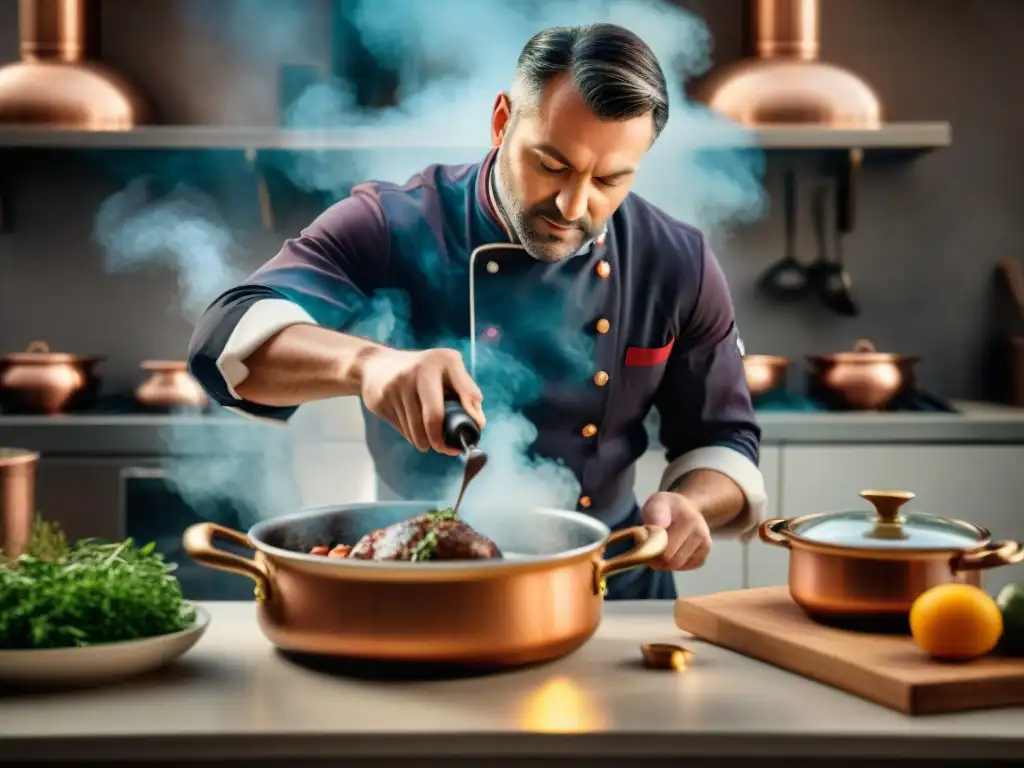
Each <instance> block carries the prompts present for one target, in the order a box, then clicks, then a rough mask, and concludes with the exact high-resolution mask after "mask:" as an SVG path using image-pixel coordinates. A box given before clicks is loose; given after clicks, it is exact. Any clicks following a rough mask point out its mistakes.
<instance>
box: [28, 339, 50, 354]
mask: <svg viewBox="0 0 1024 768" xmlns="http://www.w3.org/2000/svg"><path fill="white" fill-rule="evenodd" d="M25 351H26V352H27V353H29V354H31V355H48V354H50V345H49V344H47V343H46V342H45V341H31V342H29V345H28V346H27V347H25Z"/></svg>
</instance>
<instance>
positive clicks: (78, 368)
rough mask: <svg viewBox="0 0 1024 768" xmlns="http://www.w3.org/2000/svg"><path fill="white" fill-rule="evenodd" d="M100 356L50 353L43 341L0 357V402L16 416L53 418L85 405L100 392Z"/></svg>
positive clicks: (32, 343) (47, 345)
mask: <svg viewBox="0 0 1024 768" xmlns="http://www.w3.org/2000/svg"><path fill="white" fill-rule="evenodd" d="M105 359H106V358H105V357H103V356H100V355H72V354H68V353H65V352H51V351H50V345H49V344H47V343H46V342H45V341H33V342H31V343H30V344H29V345H28V347H27V348H26V350H25V351H24V352H19V353H16V354H12V355H7V356H6V357H4V358H0V402H2V403H3V405H4V408H5V409H9V410H11V411H13V412H15V413H41V414H47V415H54V414H57V413H61V412H63V411H66V410H68V409H70V408H74V407H82V406H86V405H88V404H89V403H90V402H91V401H92V400H93V399H94V398H95V397H96V395H97V394H98V393H99V387H100V381H99V378H98V377H97V375H96V373H95V368H96V366H97V365H98V364H99V363H101V362H102V361H103V360H105Z"/></svg>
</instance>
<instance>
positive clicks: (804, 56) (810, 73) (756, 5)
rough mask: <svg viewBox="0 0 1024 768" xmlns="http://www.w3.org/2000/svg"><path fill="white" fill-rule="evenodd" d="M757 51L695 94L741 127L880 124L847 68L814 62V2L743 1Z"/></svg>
mask: <svg viewBox="0 0 1024 768" xmlns="http://www.w3.org/2000/svg"><path fill="white" fill-rule="evenodd" d="M747 15H748V25H749V27H750V30H751V33H752V38H753V39H752V44H753V45H752V47H753V52H754V55H755V57H754V58H747V59H742V60H740V61H738V62H735V63H732V64H728V65H726V66H724V67H721V68H720V69H716V70H712V72H711V73H710V75H709V76H708V77H707V78H705V79H704V80H703V82H701V83H698V84H697V85H696V87H695V88H694V96H695V97H696V99H697V100H698V101H700V102H703V103H704V104H706V105H707V106H708V107H709V108H710V109H712V110H713V111H715V112H718V113H719V114H722V115H725V116H726V117H728V118H730V119H732V120H735V121H736V122H739V123H741V124H743V125H772V124H775V125H778V124H800V125H820V126H827V127H829V128H848V129H851V128H852V129H864V128H879V127H880V126H881V124H882V105H881V103H880V101H879V99H878V96H877V95H876V94H875V92H874V91H873V90H872V88H871V87H870V86H869V85H868V84H867V83H866V82H864V80H862V79H861V78H860V77H858V76H857V75H855V74H853V73H852V72H850V71H848V70H846V69H843V68H842V67H838V66H836V65H834V64H828V63H826V62H823V61H819V60H818V53H819V49H820V15H821V14H820V3H819V0H749V2H748V5H747Z"/></svg>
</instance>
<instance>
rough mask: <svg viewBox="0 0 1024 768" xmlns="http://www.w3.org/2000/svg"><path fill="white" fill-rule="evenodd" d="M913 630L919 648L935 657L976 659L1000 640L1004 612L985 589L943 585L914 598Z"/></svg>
mask: <svg viewBox="0 0 1024 768" xmlns="http://www.w3.org/2000/svg"><path fill="white" fill-rule="evenodd" d="M910 633H911V635H913V638H914V642H915V643H917V645H918V647H919V648H921V650H923V651H924V652H925V653H927V654H928V655H930V656H932V657H934V658H936V659H948V660H967V659H974V658H977V657H978V656H984V655H985V654H986V653H988V652H989V651H991V650H992V649H993V648H995V647H996V645H997V644H998V643H999V638H1000V637H1002V634H1003V615H1002V612H1001V611H1000V610H999V606H998V605H996V601H995V600H993V599H992V598H991V597H989V596H988V594H987V593H986V592H985V591H984V590H981V589H978V587H974V586H971V585H969V584H942V585H940V586H937V587H932V588H931V589H929V590H928V591H927V592H924V593H923V594H921V596H920V597H918V598H917V600H915V601H914V605H913V607H911V609H910Z"/></svg>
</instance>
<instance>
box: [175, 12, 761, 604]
mask: <svg viewBox="0 0 1024 768" xmlns="http://www.w3.org/2000/svg"><path fill="white" fill-rule="evenodd" d="M668 112H669V105H668V95H667V88H666V83H665V78H664V74H663V73H662V70H661V67H660V65H659V63H658V61H657V59H656V57H655V56H654V54H653V52H652V51H651V50H650V48H649V47H648V46H647V45H646V44H645V43H644V42H643V41H642V40H641V39H640V38H638V37H637V36H636V35H634V34H633V33H631V32H629V31H628V30H626V29H623V28H622V27H618V26H614V25H610V24H596V25H588V26H579V27H556V28H551V29H546V30H543V31H541V32H539V33H538V34H536V35H535V36H534V37H533V38H531V39H530V40H529V41H528V42H527V43H526V46H525V48H524V49H523V51H522V53H521V55H520V57H519V61H518V64H517V67H516V70H515V77H514V82H513V85H512V87H511V88H510V90H509V92H507V93H506V92H502V93H500V94H499V95H498V97H497V99H496V101H495V103H494V108H493V111H492V113H491V124H490V130H491V137H492V143H493V149H492V150H491V151H490V152H489V153H488V154H487V156H486V157H485V158H483V160H482V161H481V162H478V163H476V164H472V165H464V166H443V165H434V166H430V167H428V168H426V169H425V170H423V171H422V172H420V173H418V174H416V175H415V176H413V177H412V178H411V179H409V181H408V182H406V183H405V184H401V185H399V184H392V183H378V182H371V183H365V184H362V185H360V186H357V187H356V188H354V189H353V191H352V193H351V195H350V196H349V197H347V198H345V199H343V200H341V201H340V202H338V203H336V204H335V205H333V206H332V207H330V208H329V209H327V210H326V211H325V212H324V213H323V214H322V215H321V216H320V217H319V218H318V219H317V220H316V221H314V222H313V224H311V225H310V226H309V227H308V228H307V229H306V230H304V231H303V232H302V233H301V235H300V236H299V237H297V238H295V239H292V240H289V241H287V242H286V243H285V244H284V246H283V248H282V249H281V251H280V252H279V253H278V254H277V255H276V256H275V257H274V258H272V259H271V260H270V261H269V262H267V264H266V265H264V266H263V267H262V268H260V269H259V270H258V271H257V272H256V273H255V274H253V275H252V276H251V277H250V278H249V279H248V280H247V281H246V282H245V283H243V284H242V285H239V286H237V287H234V288H231V289H230V290H228V291H227V292H225V293H224V294H223V295H221V296H220V297H219V298H217V299H216V300H215V301H214V302H213V303H212V305H211V306H210V307H209V308H208V310H207V311H206V313H205V315H204V316H203V318H202V320H201V321H200V322H199V324H198V326H197V328H196V330H195V333H194V336H193V338H192V342H191V345H190V349H189V360H190V367H191V371H192V373H193V375H194V376H195V377H196V378H197V379H198V380H199V382H201V384H202V385H203V387H204V388H205V389H206V391H207V392H208V393H209V394H210V396H211V397H212V398H213V399H214V400H215V401H216V402H218V403H219V404H221V405H222V406H225V407H228V408H231V409H234V410H237V411H239V412H241V413H244V414H247V415H249V416H252V417H256V418H262V419H271V420H277V421H282V420H287V419H288V418H289V417H290V416H291V415H292V414H293V413H294V412H295V410H296V409H297V408H298V407H299V406H300V405H301V404H303V403H306V402H310V401H314V400H320V399H326V398H332V397H341V396H357V397H360V398H361V399H362V403H363V406H364V413H365V414H366V424H367V443H368V446H369V449H370V451H371V453H372V455H373V458H374V463H375V466H376V469H377V473H378V476H379V478H380V479H381V480H382V481H383V483H384V484H385V485H387V486H388V488H389V489H391V490H392V491H393V492H394V493H395V495H397V496H399V497H405V498H435V496H433V495H432V490H433V489H434V488H440V487H442V485H447V484H448V483H449V482H450V479H451V475H452V473H453V472H459V471H461V469H460V466H459V462H458V461H453V460H452V459H451V458H450V456H451V455H452V454H453V453H454V452H453V451H451V450H450V449H448V448H447V447H446V446H445V445H444V441H443V436H442V429H441V424H442V416H443V399H444V397H445V393H446V392H449V393H454V394H455V395H456V396H457V397H458V398H459V399H460V400H461V401H462V404H463V405H464V406H465V408H466V409H467V410H468V411H469V413H470V414H471V415H472V416H473V417H474V418H475V419H476V420H477V421H478V422H479V423H480V424H481V425H482V426H483V425H485V424H486V411H487V404H488V398H490V399H493V400H495V401H496V402H500V403H502V406H503V407H506V408H511V409H513V410H515V411H516V412H519V413H522V414H525V416H526V417H527V418H528V419H529V420H530V421H531V422H532V423H533V424H534V425H535V426H536V429H537V437H536V440H535V441H534V443H533V445H532V446H530V451H531V453H532V455H535V456H537V457H541V458H546V459H555V460H558V461H560V462H562V463H563V464H564V466H565V467H567V468H568V469H569V470H570V471H571V472H572V473H573V475H574V476H575V478H576V480H577V481H578V483H579V486H580V489H581V490H580V493H579V496H578V498H577V499H576V500H575V504H576V508H577V509H578V510H579V511H582V512H584V513H589V514H593V515H595V516H597V517H598V518H600V519H601V520H602V521H604V522H605V523H606V524H608V525H609V526H610V527H612V528H613V529H620V528H623V527H627V526H631V525H636V524H639V523H641V522H643V523H647V524H652V525H658V526H664V527H665V528H666V529H667V531H668V539H669V543H668V548H667V549H666V551H665V553H664V555H663V556H662V557H661V558H660V559H659V560H658V561H657V562H656V563H654V564H653V565H652V566H651V567H650V568H646V567H645V568H641V569H635V570H633V571H631V572H628V573H626V574H622V575H618V576H616V577H615V578H614V579H610V580H609V582H608V589H609V592H608V597H609V598H627V599H639V598H671V597H673V596H674V595H675V588H674V584H673V580H672V571H677V570H693V569H696V568H699V567H700V566H701V565H702V564H703V563H704V561H705V559H706V558H707V557H708V555H709V553H710V551H711V545H712V532H714V533H715V534H716V535H717V536H740V535H745V534H747V533H748V532H749V530H750V529H751V527H752V526H753V525H754V524H755V523H756V521H757V520H758V519H759V518H760V516H761V515H762V512H763V510H764V507H765V503H766V498H765V489H764V483H763V479H762V476H761V473H760V471H759V469H758V454H759V443H760V428H759V427H758V424H757V421H756V419H755V416H754V412H753V409H752V406H751V401H750V394H749V392H748V390H747V387H746V381H745V377H744V373H743V361H742V344H741V342H740V339H739V337H738V335H737V330H736V326H735V323H734V319H733V307H732V302H731V298H730V295H729V290H728V288H727V286H726V282H725V278H724V276H723V274H722V270H721V268H720V267H719V264H718V262H717V260H716V258H715V256H714V254H713V253H712V252H711V249H710V248H709V246H708V243H707V240H706V239H705V237H704V235H703V234H702V233H701V232H700V231H698V230H697V229H695V228H694V227H692V226H690V225H688V224H685V223H683V222H681V221H677V220H676V219H674V218H672V217H671V216H669V215H668V214H666V213H665V212H664V211H662V210H660V209H658V208H656V207H655V206H654V205H652V204H651V203H649V202H647V201H645V200H643V199H642V198H641V197H639V196H637V195H636V194H633V193H631V192H630V187H631V185H632V182H633V177H634V174H635V173H636V170H637V168H638V166H639V165H640V163H641V161H642V160H643V158H644V155H645V154H646V152H647V151H648V149H649V148H650V147H651V145H652V144H653V143H654V141H655V140H656V139H657V138H658V135H659V133H660V132H661V130H662V128H663V127H664V125H665V123H666V121H667V120H668ZM384 308H386V309H387V310H388V312H390V313H391V315H390V316H391V317H393V318H396V319H397V320H398V321H400V322H398V324H397V325H395V324H394V323H393V324H392V326H393V328H398V327H399V326H402V325H403V322H404V321H407V323H406V324H405V325H406V326H407V330H406V331H405V332H397V331H396V332H395V333H394V334H393V335H392V337H389V339H388V343H387V344H381V343H379V342H378V341H373V340H370V338H368V337H372V336H373V334H372V333H369V332H368V329H370V328H371V326H372V325H373V321H374V319H375V318H379V317H380V316H381V311H382V309H384ZM466 339H469V341H470V342H471V344H470V347H469V349H468V350H464V351H465V352H467V353H466V354H463V351H462V350H460V342H461V341H464V340H466ZM467 358H468V359H467ZM517 366H518V367H517ZM485 394H487V396H488V397H487V398H485V397H484V395H485ZM652 407H653V408H654V409H656V411H657V415H658V416H659V418H660V427H659V429H660V442H661V444H662V445H663V446H664V448H665V451H666V458H667V460H668V466H667V468H666V469H665V472H664V475H663V477H662V481H661V490H660V491H658V492H657V493H654V494H653V495H652V496H651V497H650V498H648V499H645V500H643V504H642V506H640V505H638V504H637V500H636V499H635V497H634V494H633V484H634V476H635V468H634V465H635V463H636V461H637V459H638V458H639V457H640V456H641V455H643V453H644V451H645V449H646V447H647V445H648V437H647V432H646V429H645V426H644V421H645V418H646V417H647V416H648V413H649V412H650V410H651V409H652ZM485 434H486V433H485ZM432 484H433V485H432Z"/></svg>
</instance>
